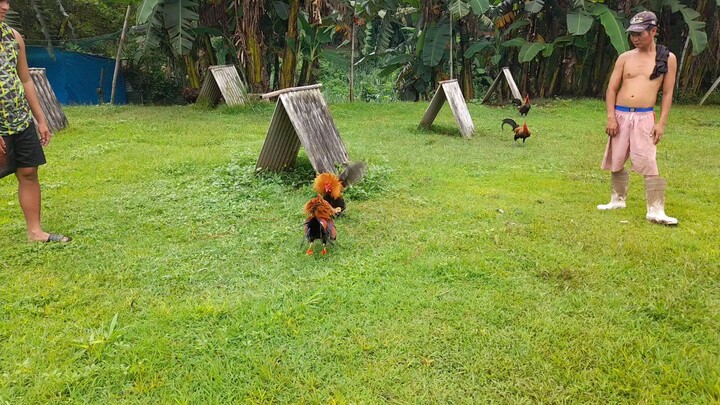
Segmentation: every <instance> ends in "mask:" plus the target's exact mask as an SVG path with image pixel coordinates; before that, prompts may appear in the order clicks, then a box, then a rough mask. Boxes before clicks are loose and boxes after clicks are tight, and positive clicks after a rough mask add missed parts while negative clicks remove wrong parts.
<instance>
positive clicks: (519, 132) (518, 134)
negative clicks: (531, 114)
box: [500, 118, 531, 145]
mask: <svg viewBox="0 0 720 405" xmlns="http://www.w3.org/2000/svg"><path fill="white" fill-rule="evenodd" d="M505 124H508V125H510V126H511V127H512V129H513V132H515V136H514V137H513V145H514V144H515V142H517V140H518V139H522V140H523V144H525V140H526V139H527V138H529V137H530V135H531V134H530V130H529V129H528V127H527V123H523V126H522V127H520V126H519V125H518V124H517V122H515V120H513V119H510V118H505V119H504V120H503V122H502V125H500V128H505Z"/></svg>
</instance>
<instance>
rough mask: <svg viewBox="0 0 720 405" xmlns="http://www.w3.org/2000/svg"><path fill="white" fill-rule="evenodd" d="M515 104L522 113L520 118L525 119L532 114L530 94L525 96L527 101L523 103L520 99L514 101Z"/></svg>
mask: <svg viewBox="0 0 720 405" xmlns="http://www.w3.org/2000/svg"><path fill="white" fill-rule="evenodd" d="M513 102H514V103H515V105H517V107H518V111H519V112H520V116H522V117H525V116H527V115H528V113H529V112H530V107H531V105H530V95H529V94H526V95H525V101H523V102H521V101H520V100H518V99H514V100H513Z"/></svg>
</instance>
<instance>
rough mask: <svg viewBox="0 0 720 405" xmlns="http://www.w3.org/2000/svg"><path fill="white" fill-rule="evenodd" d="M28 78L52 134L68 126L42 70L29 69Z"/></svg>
mask: <svg viewBox="0 0 720 405" xmlns="http://www.w3.org/2000/svg"><path fill="white" fill-rule="evenodd" d="M30 77H32V81H33V84H34V85H35V90H36V92H37V95H38V99H39V101H40V107H41V108H42V111H43V114H44V115H45V121H47V124H48V127H49V128H50V130H51V131H52V132H57V131H59V130H61V129H64V128H66V127H67V126H68V120H67V117H66V116H65V113H64V112H63V109H62V107H61V106H60V102H59V101H58V99H57V97H56V96H55V92H54V91H53V89H52V87H51V86H50V82H49V81H48V79H47V75H46V74H45V69H44V68H31V69H30Z"/></svg>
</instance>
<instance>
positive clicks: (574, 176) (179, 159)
mask: <svg viewBox="0 0 720 405" xmlns="http://www.w3.org/2000/svg"><path fill="white" fill-rule="evenodd" d="M426 107H427V103H415V104H412V103H394V104H337V105H332V106H331V111H332V114H333V117H334V119H335V122H336V124H337V126H338V128H339V130H340V133H341V135H342V138H343V141H344V142H345V144H346V146H347V148H348V151H349V154H350V156H351V158H352V159H354V160H358V159H362V160H365V161H367V162H368V164H369V172H368V176H367V178H366V179H365V181H364V182H363V183H362V184H360V185H358V186H357V187H356V188H355V189H353V190H351V191H350V192H349V193H348V200H349V201H348V211H347V215H346V216H345V217H343V218H341V219H339V220H338V222H337V227H338V233H339V237H338V243H337V244H336V245H335V246H334V247H332V248H331V249H330V253H329V254H328V255H327V256H319V255H316V256H310V257H308V256H306V255H305V254H304V253H305V250H304V249H303V248H302V247H301V246H300V241H301V238H302V227H301V225H302V223H303V220H304V217H303V213H302V206H303V204H304V203H305V202H306V201H307V200H308V199H309V198H311V197H312V196H313V194H312V191H311V189H310V183H311V180H312V176H313V173H312V168H311V167H310V165H309V163H308V160H307V158H306V157H305V156H304V155H302V153H303V152H301V156H300V158H299V165H298V169H297V170H296V171H295V172H293V173H287V174H283V175H262V176H256V175H254V173H253V170H254V163H255V159H256V158H257V156H258V154H259V151H260V148H261V146H262V143H263V140H264V136H265V132H266V131H267V127H268V125H269V122H270V118H271V116H272V111H273V106H272V105H256V106H254V107H252V108H247V109H245V110H239V109H229V108H220V109H218V110H214V111H202V110H199V109H195V108H192V107H170V108H160V107H157V108H154V107H147V108H141V107H121V108H116V109H112V108H104V107H75V108H67V109H66V113H67V115H68V117H69V120H70V122H71V128H70V129H69V130H67V131H65V132H63V133H61V134H59V135H57V136H56V137H55V138H54V139H53V142H52V143H51V145H50V146H49V147H48V148H47V149H46V153H47V156H48V161H49V164H48V165H47V166H45V167H43V168H42V169H41V173H40V175H41V183H42V185H43V198H44V203H43V209H44V211H43V213H44V225H45V228H46V230H48V231H52V232H63V233H66V234H68V235H71V236H72V237H74V238H75V240H74V241H73V242H72V243H70V244H68V245H58V244H53V245H51V244H29V243H27V242H26V239H25V228H24V226H25V225H24V221H23V219H22V215H21V212H20V207H19V205H18V203H17V190H16V182H15V180H14V179H13V178H5V179H2V180H0V196H1V198H0V240H1V241H2V244H1V245H0V249H1V250H0V258H1V260H0V403H9V404H20V403H29V404H36V403H103V404H104V403H116V402H127V403H175V402H177V403H198V404H199V403H236V402H249V403H267V402H276V403H287V402H290V403H298V402H300V403H304V402H307V403H328V402H329V403H383V402H387V403H479V402H480V403H487V402H503V403H617V402H629V403H655V402H676V403H713V402H714V403H717V402H718V401H720V366H719V365H720V269H719V264H718V262H719V261H720V260H719V257H720V244H719V242H718V236H719V233H720V232H719V230H720V218H719V217H718V201H720V187H718V183H717V179H718V177H719V176H720V161H719V160H718V152H719V151H720V135H718V130H719V129H720V108H718V107H717V106H716V107H694V106H677V107H675V108H674V109H673V112H672V114H671V118H670V125H669V126H668V128H667V134H666V138H665V139H664V140H663V142H662V143H661V145H660V149H659V152H658V159H659V163H660V171H661V174H663V176H664V177H666V178H667V180H668V193H667V212H668V214H669V215H672V216H676V217H678V219H679V220H680V225H679V226H678V227H676V228H669V227H662V226H658V225H653V224H649V223H647V222H646V221H645V218H644V217H645V199H644V190H643V187H642V179H641V178H640V176H638V175H636V174H632V175H631V179H630V195H629V198H628V208H627V209H625V210H618V211H612V212H598V211H597V210H596V209H595V205H596V204H599V203H605V202H607V200H608V198H609V175H608V174H607V173H604V172H602V171H601V170H600V169H599V164H600V159H601V157H602V152H603V150H604V144H605V141H606V136H605V135H604V134H603V129H604V116H605V113H604V104H603V103H602V101H585V100H580V101H570V100H551V101H547V102H545V103H544V104H541V105H537V106H534V107H533V109H532V111H531V112H530V116H529V117H528V125H529V126H530V128H531V129H532V130H533V131H534V135H533V136H532V137H531V138H530V139H529V140H528V141H527V144H526V145H525V146H524V147H522V146H518V147H513V146H512V137H511V135H510V132H509V130H507V129H506V130H505V131H501V130H500V121H501V119H502V118H505V117H513V118H516V119H518V118H519V117H517V112H516V111H515V110H514V109H513V108H512V107H486V106H481V105H476V104H473V105H470V106H469V107H470V112H471V114H472V117H473V120H474V122H475V126H476V135H475V137H474V138H473V139H471V140H466V139H462V138H461V137H460V136H459V133H458V130H457V127H456V125H455V123H454V120H453V118H452V116H451V115H450V112H449V108H448V107H447V106H445V107H444V108H443V110H442V111H441V114H440V116H439V117H438V119H437V120H436V125H435V127H434V131H432V132H427V131H417V130H416V129H415V128H416V126H417V123H418V122H419V120H420V117H421V116H422V114H423V112H424V109H425V108H426Z"/></svg>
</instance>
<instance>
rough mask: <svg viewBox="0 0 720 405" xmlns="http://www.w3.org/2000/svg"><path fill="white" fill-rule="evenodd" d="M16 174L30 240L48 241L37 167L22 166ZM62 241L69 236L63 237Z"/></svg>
mask: <svg viewBox="0 0 720 405" xmlns="http://www.w3.org/2000/svg"><path fill="white" fill-rule="evenodd" d="M15 176H16V177H17V179H18V199H19V200H20V208H22V211H23V214H24V215H25V223H26V224H27V234H28V239H29V240H30V241H43V242H44V241H47V240H48V237H49V236H50V234H49V233H47V232H45V231H43V230H42V226H41V224H40V182H39V181H38V169H37V167H21V168H18V169H17V172H16V173H15ZM61 241H62V242H68V241H69V238H66V237H63V238H62V240H61Z"/></svg>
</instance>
